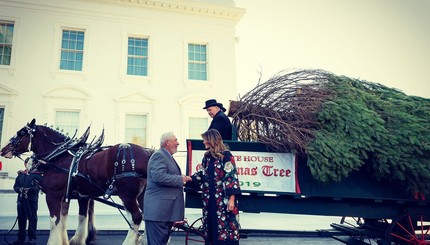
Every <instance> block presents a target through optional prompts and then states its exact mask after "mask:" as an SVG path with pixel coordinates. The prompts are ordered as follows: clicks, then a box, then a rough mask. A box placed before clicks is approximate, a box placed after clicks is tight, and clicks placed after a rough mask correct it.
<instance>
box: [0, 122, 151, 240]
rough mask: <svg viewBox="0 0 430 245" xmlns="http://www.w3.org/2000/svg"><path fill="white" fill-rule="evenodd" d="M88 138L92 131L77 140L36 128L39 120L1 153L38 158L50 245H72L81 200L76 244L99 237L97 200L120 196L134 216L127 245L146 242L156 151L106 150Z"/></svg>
mask: <svg viewBox="0 0 430 245" xmlns="http://www.w3.org/2000/svg"><path fill="white" fill-rule="evenodd" d="M88 132H89V128H88V130H87V132H86V135H84V136H83V137H81V138H80V139H79V140H75V139H74V137H73V138H72V139H71V138H69V137H67V136H65V135H63V134H61V133H60V132H58V131H56V130H54V129H51V128H49V127H46V126H42V125H36V120H35V119H33V120H32V121H31V122H30V123H28V124H27V125H26V126H24V127H23V128H22V129H20V130H19V131H18V132H17V134H16V136H14V137H13V138H11V140H10V143H9V144H8V145H6V146H5V147H3V148H2V149H1V151H0V156H3V157H6V158H12V157H13V156H17V157H19V156H20V155H21V154H22V153H24V152H29V151H31V152H33V157H32V158H33V159H34V160H33V162H34V163H33V168H37V170H39V171H42V172H43V180H42V181H41V186H42V191H43V192H44V193H45V194H46V203H47V205H48V209H49V213H50V216H51V230H50V234H49V240H48V244H52V245H58V244H69V240H68V237H67V229H66V219H67V215H68V209H69V202H68V201H69V199H75V198H76V199H77V200H78V204H79V223H78V228H77V229H76V232H75V235H74V236H73V237H72V238H71V239H70V244H85V242H86V239H87V237H88V236H89V233H90V232H89V231H95V228H94V226H93V224H92V220H93V217H92V215H93V212H92V207H93V205H94V201H93V200H92V199H91V198H94V197H99V196H104V197H105V198H108V197H110V195H118V196H119V198H120V199H121V200H122V202H123V205H124V208H125V210H126V211H127V214H128V215H129V216H131V220H132V222H129V224H130V229H129V231H128V234H127V237H126V238H125V240H124V242H123V244H138V243H140V242H141V241H140V240H141V236H139V227H140V224H141V222H142V211H143V210H142V209H141V208H142V207H143V196H144V190H145V185H146V176H147V172H146V170H147V164H148V161H149V158H150V156H151V154H152V152H153V150H152V149H147V148H143V147H141V146H138V145H134V144H117V145H114V146H109V147H100V145H101V144H100V142H99V143H98V144H91V143H90V144H88V143H86V142H85V141H86V139H87V136H88ZM98 141H100V138H99V140H98ZM90 200H91V202H90Z"/></svg>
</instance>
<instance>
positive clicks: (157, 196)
mask: <svg viewBox="0 0 430 245" xmlns="http://www.w3.org/2000/svg"><path fill="white" fill-rule="evenodd" d="M184 212H185V206H184V190H183V181H182V175H181V169H180V168H179V166H178V164H177V163H176V161H175V160H174V159H173V157H172V155H170V153H169V152H168V151H167V150H165V149H164V148H162V147H161V148H160V149H159V150H157V151H155V152H154V153H153V154H152V156H151V158H150V159H149V163H148V178H147V185H146V190H145V199H144V205H143V215H144V218H145V220H150V221H163V222H174V221H180V220H183V219H184Z"/></svg>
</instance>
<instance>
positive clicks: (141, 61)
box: [127, 37, 148, 76]
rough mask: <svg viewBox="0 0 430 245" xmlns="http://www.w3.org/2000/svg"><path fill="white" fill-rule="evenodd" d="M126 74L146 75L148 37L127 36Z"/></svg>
mask: <svg viewBox="0 0 430 245" xmlns="http://www.w3.org/2000/svg"><path fill="white" fill-rule="evenodd" d="M127 50H128V53H127V74H128V75H135V76H147V75H148V39H147V38H137V37H129V38H128V48H127Z"/></svg>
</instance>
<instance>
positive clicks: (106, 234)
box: [0, 230, 342, 245]
mask: <svg viewBox="0 0 430 245" xmlns="http://www.w3.org/2000/svg"><path fill="white" fill-rule="evenodd" d="M73 233H74V232H73V231H69V232H68V234H69V238H70V237H72V235H73ZM126 234H127V232H126V231H112V230H109V231H98V234H97V239H96V241H95V242H93V243H91V244H92V245H116V244H122V242H123V240H124V239H125V237H126ZM48 236H49V231H48V230H41V231H39V232H38V238H37V241H36V244H37V245H44V244H46V243H47V241H48ZM190 238H192V239H195V240H198V241H193V240H191V239H188V244H189V245H198V244H199V245H202V244H203V243H202V239H201V238H200V237H198V236H194V235H193V236H191V237H190ZM15 240H16V231H15V230H13V231H11V232H10V233H8V231H6V230H0V244H1V245H3V244H4V245H8V244H11V243H12V242H13V241H15ZM186 241H187V239H186V234H185V232H183V231H178V232H174V233H173V234H172V236H171V238H170V243H169V244H170V245H175V244H186ZM240 244H241V245H263V244H264V245H281V244H291V245H292V244H294V245H297V244H300V245H322V244H327V245H330V244H333V245H339V244H342V243H341V242H338V241H336V240H334V239H333V238H331V237H321V236H319V235H318V233H316V232H291V231H288V232H279V231H272V232H270V231H261V232H260V231H243V232H242V238H241V240H240Z"/></svg>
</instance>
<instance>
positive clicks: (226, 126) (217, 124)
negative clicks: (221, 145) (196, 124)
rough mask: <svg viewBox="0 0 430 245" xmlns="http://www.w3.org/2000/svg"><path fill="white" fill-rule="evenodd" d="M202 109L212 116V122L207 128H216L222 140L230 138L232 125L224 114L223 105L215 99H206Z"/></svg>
mask: <svg viewBox="0 0 430 245" xmlns="http://www.w3.org/2000/svg"><path fill="white" fill-rule="evenodd" d="M203 109H205V110H206V111H207V112H208V114H209V116H210V117H212V122H211V125H209V128H208V129H211V128H213V129H216V130H217V131H218V132H219V133H220V134H221V137H222V139H223V140H231V139H232V130H233V127H232V125H231V122H230V119H229V118H228V117H227V115H226V114H224V112H225V111H226V109H225V108H224V106H222V104H221V103H218V102H217V101H216V100H215V99H210V100H207V101H206V103H205V107H203Z"/></svg>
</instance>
